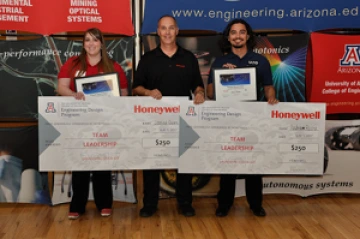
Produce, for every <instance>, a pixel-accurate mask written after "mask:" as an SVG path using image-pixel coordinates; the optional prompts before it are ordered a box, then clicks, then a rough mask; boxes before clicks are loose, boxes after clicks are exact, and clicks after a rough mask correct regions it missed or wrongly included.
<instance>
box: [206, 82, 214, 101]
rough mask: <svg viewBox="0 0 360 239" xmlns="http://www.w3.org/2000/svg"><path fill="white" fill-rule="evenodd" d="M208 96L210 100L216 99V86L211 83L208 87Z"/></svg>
mask: <svg viewBox="0 0 360 239" xmlns="http://www.w3.org/2000/svg"><path fill="white" fill-rule="evenodd" d="M206 95H207V97H208V98H209V99H211V100H212V99H214V85H213V83H210V84H208V85H207V86H206Z"/></svg>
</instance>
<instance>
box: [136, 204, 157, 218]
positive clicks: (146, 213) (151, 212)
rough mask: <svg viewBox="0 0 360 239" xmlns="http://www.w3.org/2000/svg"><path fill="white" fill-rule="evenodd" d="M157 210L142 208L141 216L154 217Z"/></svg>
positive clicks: (154, 208) (147, 207)
mask: <svg viewBox="0 0 360 239" xmlns="http://www.w3.org/2000/svg"><path fill="white" fill-rule="evenodd" d="M156 210H157V208H156V207H149V206H144V207H143V208H141V210H140V213H139V215H140V217H151V216H152V215H154V213H155V212H156Z"/></svg>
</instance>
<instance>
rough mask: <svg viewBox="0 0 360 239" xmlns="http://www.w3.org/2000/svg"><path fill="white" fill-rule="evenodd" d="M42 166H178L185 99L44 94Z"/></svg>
mask: <svg viewBox="0 0 360 239" xmlns="http://www.w3.org/2000/svg"><path fill="white" fill-rule="evenodd" d="M38 109H39V148H40V157H39V160H40V163H39V167H40V170H41V171H59V170H116V169H169V168H177V159H178V155H179V148H178V147H179V111H180V106H179V100H174V99H162V100H154V99H152V98H146V97H111V98H110V97H101V98H100V97H87V99H86V101H76V100H75V99H74V98H72V97H39V107H38Z"/></svg>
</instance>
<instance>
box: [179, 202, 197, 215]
mask: <svg viewBox="0 0 360 239" xmlns="http://www.w3.org/2000/svg"><path fill="white" fill-rule="evenodd" d="M180 212H181V214H182V215H184V216H185V217H192V216H195V209H194V208H193V207H192V206H191V205H189V204H185V205H181V206H180Z"/></svg>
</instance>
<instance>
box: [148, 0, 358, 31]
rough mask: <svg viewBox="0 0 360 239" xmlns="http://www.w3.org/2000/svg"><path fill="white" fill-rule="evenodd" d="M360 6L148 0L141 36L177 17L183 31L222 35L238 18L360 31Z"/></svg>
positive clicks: (263, 24)
mask: <svg viewBox="0 0 360 239" xmlns="http://www.w3.org/2000/svg"><path fill="white" fill-rule="evenodd" d="M359 7H360V1H359V0H346V1H343V0H333V1H325V0H317V1H314V0H303V1H288V0H273V1H268V0H257V1H253V0H197V1H194V0H182V1H168V0H146V5H145V16H144V22H143V26H142V31H141V33H142V34H148V33H152V32H156V28H157V21H158V19H159V18H160V17H161V16H163V15H171V16H174V17H175V18H176V20H177V22H178V25H179V28H180V29H181V30H191V29H192V30H213V31H216V32H222V31H223V29H224V28H225V26H226V25H227V23H228V22H230V21H231V20H232V19H235V18H243V19H244V20H246V21H247V22H249V24H250V25H251V26H252V27H253V28H254V29H290V30H303V31H316V30H324V29H334V28H360V15H359Z"/></svg>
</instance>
